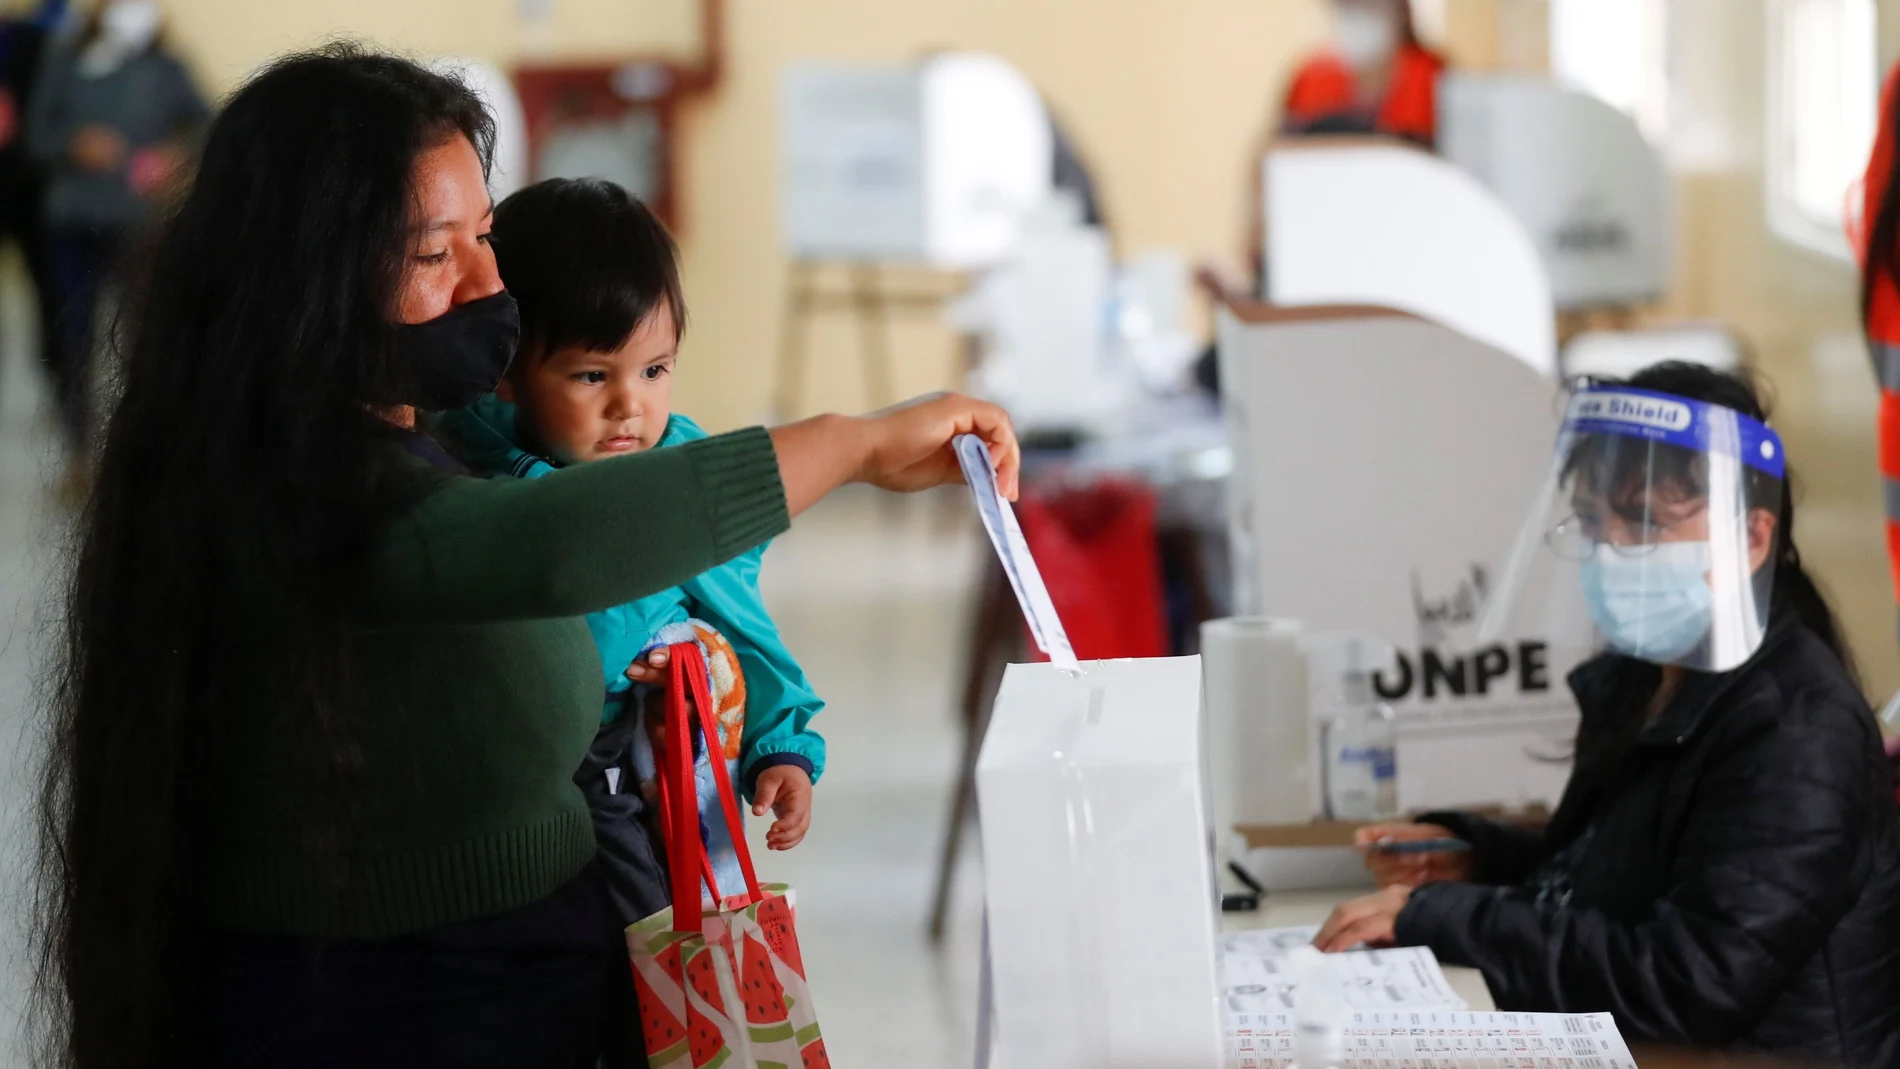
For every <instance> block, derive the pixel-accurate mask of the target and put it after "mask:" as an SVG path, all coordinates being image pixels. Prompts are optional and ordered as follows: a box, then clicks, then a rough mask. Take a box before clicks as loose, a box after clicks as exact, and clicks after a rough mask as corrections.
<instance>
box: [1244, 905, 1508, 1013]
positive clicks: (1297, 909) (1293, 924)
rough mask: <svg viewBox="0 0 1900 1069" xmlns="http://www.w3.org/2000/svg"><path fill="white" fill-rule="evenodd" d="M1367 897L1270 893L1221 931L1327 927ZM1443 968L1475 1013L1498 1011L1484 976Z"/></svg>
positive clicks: (1452, 967) (1462, 969) (1477, 972)
mask: <svg viewBox="0 0 1900 1069" xmlns="http://www.w3.org/2000/svg"><path fill="white" fill-rule="evenodd" d="M1365 893H1366V892H1365V889H1364V888H1359V889H1356V890H1351V891H1269V892H1267V894H1266V896H1265V897H1264V898H1262V899H1261V900H1260V908H1259V909H1258V910H1256V911H1254V912H1252V913H1223V914H1221V928H1222V930H1224V931H1229V932H1244V931H1250V930H1252V929H1255V928H1297V927H1301V926H1303V925H1311V924H1323V923H1325V921H1326V917H1327V915H1328V914H1330V913H1332V911H1333V907H1334V906H1336V905H1338V904H1339V903H1341V902H1343V901H1345V900H1347V899H1349V898H1352V897H1353V896H1355V895H1362V894H1365ZM1443 968H1444V970H1445V979H1446V980H1448V981H1450V983H1451V986H1452V990H1454V991H1456V992H1458V997H1459V998H1462V999H1464V1000H1465V1002H1466V1003H1468V1004H1470V1006H1471V1008H1472V1009H1474V1010H1479V1011H1490V1010H1495V1009H1497V1003H1495V1002H1493V1001H1492V1000H1491V989H1490V988H1489V987H1487V986H1485V982H1484V974H1483V973H1481V972H1479V971H1478V970H1476V969H1464V968H1458V967H1455V966H1451V965H1446V966H1443Z"/></svg>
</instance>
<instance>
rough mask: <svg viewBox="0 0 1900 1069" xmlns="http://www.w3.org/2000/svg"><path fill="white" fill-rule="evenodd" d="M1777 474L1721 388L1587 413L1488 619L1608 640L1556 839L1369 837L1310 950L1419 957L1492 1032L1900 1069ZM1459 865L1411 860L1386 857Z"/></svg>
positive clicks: (1847, 706)
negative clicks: (1509, 1026)
mask: <svg viewBox="0 0 1900 1069" xmlns="http://www.w3.org/2000/svg"><path fill="white" fill-rule="evenodd" d="M1786 464H1787V457H1786V455H1785V452H1784V450H1783V448H1782V443H1781V441H1780V439H1779V438H1778V437H1777V436H1776V434H1775V432H1774V431H1773V430H1771V429H1769V428H1768V426H1767V425H1766V423H1765V414H1764V412H1763V406H1762V403H1761V401H1760V399H1759V398H1758V397H1757V395H1756V393H1755V391H1754V389H1753V388H1751V386H1750V385H1749V384H1748V383H1747V382H1746V381H1744V380H1743V379H1741V378H1739V377H1736V376H1734V375H1731V374H1728V373H1724V372H1719V371H1714V370H1711V369H1708V368H1705V367H1701V366H1694V365H1688V364H1662V365H1658V366H1656V367H1654V368H1651V369H1648V370H1646V371H1643V372H1641V373H1639V374H1637V375H1636V376H1634V377H1633V378H1632V379H1630V380H1629V381H1628V382H1627V383H1624V384H1617V385H1610V386H1594V387H1590V388H1586V389H1582V390H1580V391H1579V392H1577V393H1576V394H1575V395H1574V397H1573V400H1572V403H1571V406H1570V408H1569V412H1568V416H1567V418H1566V421H1565V423H1564V426H1563V431H1562V434H1561V435H1560V437H1559V439H1558V443H1557V453H1556V458H1555V461H1554V462H1553V464H1552V466H1551V477H1550V479H1549V480H1548V485H1546V486H1545V487H1544V489H1543V492H1542V493H1541V494H1540V496H1539V498H1538V500H1537V502H1536V505H1535V507H1534V509H1533V512H1532V520H1531V522H1530V523H1529V524H1528V525H1527V526H1526V529H1525V532H1524V535H1523V536H1521V537H1520V539H1519V541H1518V544H1517V548H1516V550H1515V552H1514V554H1513V556H1512V560H1511V563H1510V566H1509V567H1508V569H1507V571H1506V574H1505V576H1504V577H1503V581H1502V583H1501V584H1500V586H1499V589H1498V591H1497V592H1496V594H1495V595H1494V598H1495V600H1494V602H1493V605H1492V609H1491V611H1492V612H1493V613H1496V614H1498V615H1497V616H1495V617H1493V620H1494V621H1503V622H1505V623H1507V624H1508V625H1509V626H1512V627H1529V628H1547V629H1549V630H1548V631H1546V632H1545V633H1547V634H1549V635H1550V637H1551V639H1552V641H1553V645H1557V644H1569V643H1576V644H1577V645H1579V646H1581V645H1585V644H1588V643H1589V642H1590V641H1591V640H1592V639H1600V645H1601V647H1602V652H1601V653H1600V654H1599V655H1597V656H1595V657H1594V658H1593V659H1590V660H1587V661H1585V662H1584V663H1582V664H1581V666H1580V667H1578V668H1577V669H1576V670H1575V671H1574V672H1573V673H1572V674H1571V676H1570V686H1571V689H1572V690H1573V691H1574V692H1575V694H1576V698H1577V703H1578V705H1579V707H1580V708H1581V711H1582V719H1581V722H1580V724H1579V727H1578V732H1577V739H1576V750H1575V758H1576V767H1575V771H1574V773H1573V774H1572V777H1571V781H1570V784H1569V786H1568V787H1567V788H1566V789H1565V792H1564V795H1563V799H1562V801H1561V803H1560V804H1559V805H1558V808H1557V811H1556V813H1555V814H1554V815H1553V817H1552V819H1551V821H1550V823H1549V825H1548V827H1547V828H1545V829H1543V830H1540V831H1530V830H1525V829H1522V828H1516V827H1511V826H1507V825H1503V824H1498V823H1493V822H1490V821H1486V820H1483V819H1479V818H1477V817H1475V816H1471V815H1467V814H1458V813H1442V814H1431V815H1426V816H1423V817H1421V818H1419V823H1416V824H1399V825H1388V826H1378V827H1372V828H1368V829H1364V830H1362V831H1361V833H1360V842H1361V845H1362V846H1363V847H1364V848H1365V849H1366V850H1367V858H1368V864H1369V866H1370V867H1371V869H1372V871H1373V872H1374V873H1375V874H1376V876H1377V877H1378V882H1379V883H1380V884H1382V885H1383V887H1382V889H1381V890H1380V891H1378V892H1377V893H1376V894H1373V895H1370V896H1367V897H1365V898H1361V899H1358V900H1356V901H1352V902H1349V903H1346V904H1345V905H1342V906H1340V907H1339V908H1338V909H1337V910H1335V911H1334V912H1333V915H1332V916H1331V918H1330V919H1328V921H1327V922H1326V924H1325V926H1324V927H1323V928H1322V930H1321V931H1320V934H1319V938H1318V944H1319V946H1320V947H1321V948H1322V949H1324V950H1329V951H1341V950H1347V949H1350V948H1352V947H1354V946H1357V945H1359V944H1361V943H1364V944H1369V945H1372V946H1390V945H1400V946H1423V947H1429V948H1430V949H1431V950H1432V951H1433V952H1434V953H1436V954H1437V956H1438V958H1439V960H1440V961H1442V962H1444V963H1445V964H1447V965H1467V966H1472V967H1475V968H1477V969H1479V970H1481V971H1482V972H1483V973H1484V978H1485V981H1486V982H1487V983H1488V984H1489V986H1490V989H1491V992H1492V995H1493V996H1494V997H1495V998H1496V1000H1497V1004H1498V1007H1499V1008H1500V1009H1504V1010H1524V1011H1547V1012H1564V1013H1573V1012H1574V1013H1585V1012H1609V1013H1613V1014H1615V1016H1616V1021H1617V1025H1618V1027H1619V1028H1620V1029H1621V1030H1622V1032H1623V1034H1624V1036H1625V1037H1626V1038H1628V1039H1630V1040H1632V1041H1641V1042H1655V1043H1665V1044H1674V1045H1682V1046H1692V1047H1699V1048H1716V1049H1722V1050H1731V1051H1738V1052H1750V1053H1761V1054H1770V1055H1780V1056H1785V1057H1788V1058H1793V1059H1798V1060H1810V1059H1811V1060H1813V1061H1815V1062H1817V1063H1820V1064H1829V1065H1836V1064H1838V1065H1849V1066H1890V1065H1900V826H1897V825H1896V818H1895V804H1894V795H1893V788H1892V786H1891V782H1890V780H1889V776H1888V772H1887V766H1886V761H1885V758H1884V755H1883V754H1882V750H1881V741H1880V732H1879V730H1878V729H1877V728H1876V726H1875V724H1874V719H1873V714H1872V712H1871V710H1869V708H1868V706H1867V703H1866V701H1865V699H1864V698H1863V697H1862V695H1861V691H1860V688H1859V686H1858V684H1857V683H1856V680H1855V678H1854V672H1853V670H1852V668H1851V666H1850V662H1849V659H1848V655H1847V651H1846V648H1845V646H1844V644H1843V642H1842V640H1841V635H1840V630H1839V628H1838V626H1837V625H1836V623H1835V620H1834V616H1833V613H1832V612H1831V611H1830V610H1829V607H1828V604H1827V602H1826V601H1825V600H1824V599H1823V597H1822V595H1821V593H1820V591H1819V590H1817V589H1816V587H1815V585H1814V583H1813V581H1812V580H1811V579H1810V578H1809V577H1808V575H1807V573H1806V571H1805V570H1804V569H1803V567H1802V561H1801V554H1800V551H1799V550H1798V549H1797V548H1796V544H1795V532H1794V520H1795V506H1794V500H1793V498H1792V497H1791V496H1790V495H1789V494H1788V492H1787V487H1788V470H1787V467H1786ZM1435 838H1442V839H1456V840H1461V841H1462V842H1463V843H1464V844H1465V846H1466V847H1467V849H1462V850H1447V851H1440V852H1432V853H1423V854H1402V853H1397V852H1393V851H1391V850H1389V849H1381V846H1382V844H1383V845H1385V846H1388V847H1389V846H1390V845H1391V844H1392V843H1393V842H1395V841H1401V840H1418V839H1435Z"/></svg>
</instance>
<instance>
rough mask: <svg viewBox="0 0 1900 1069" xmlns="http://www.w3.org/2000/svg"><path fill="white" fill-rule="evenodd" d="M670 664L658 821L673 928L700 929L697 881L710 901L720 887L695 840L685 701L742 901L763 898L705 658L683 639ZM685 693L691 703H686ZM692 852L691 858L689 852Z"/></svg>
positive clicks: (695, 805) (696, 826) (696, 801)
mask: <svg viewBox="0 0 1900 1069" xmlns="http://www.w3.org/2000/svg"><path fill="white" fill-rule="evenodd" d="M668 653H669V655H670V658H671V663H672V665H673V672H672V676H671V678H670V680H669V682H668V683H667V687H666V746H665V748H664V749H665V751H666V752H665V753H664V754H662V755H660V760H661V763H663V767H662V768H661V769H660V776H659V779H660V820H661V823H662V824H663V826H664V827H665V828H666V829H667V835H666V838H667V843H666V847H667V849H666V868H667V876H668V879H669V882H670V883H671V885H672V888H673V930H674V931H677V932H696V931H698V930H699V911H700V897H699V885H700V881H701V880H704V881H705V884H706V889H707V890H708V891H710V892H711V893H712V897H713V901H714V902H720V901H721V899H720V896H719V885H718V884H717V883H716V882H715V881H714V880H713V872H712V860H711V859H710V858H708V857H707V856H706V844H705V843H703V842H701V841H700V838H699V791H698V788H697V786H696V785H695V783H694V777H693V743H692V730H693V725H692V722H691V720H692V717H691V714H690V713H689V712H688V708H687V707H688V705H693V706H697V707H698V709H699V729H700V734H701V736H702V737H703V738H704V739H705V740H706V763H707V764H709V765H711V766H712V771H713V782H714V783H715V784H716V785H717V786H718V788H719V801H720V808H721V809H723V810H724V811H725V817H726V829H727V831H728V832H729V833H730V834H731V836H732V847H733V851H734V853H736V854H737V855H738V858H739V871H740V872H742V873H744V874H745V882H746V891H747V893H748V895H749V897H748V898H747V900H746V902H745V904H746V905H751V904H752V903H754V902H759V901H762V900H763V899H764V898H765V893H764V892H762V891H761V890H759V877H758V874H757V873H756V872H754V871H753V868H752V851H751V850H750V849H748V848H747V847H746V841H745V823H744V821H743V819H742V818H741V817H740V815H739V795H738V792H737V791H735V790H733V786H732V774H731V773H730V772H729V771H728V770H727V768H726V754H725V748H724V747H723V746H721V745H720V743H719V721H718V718H717V717H716V716H715V715H714V713H713V704H712V688H711V687H710V686H709V685H708V683H707V672H706V658H705V655H704V654H702V653H700V650H699V644H698V643H697V642H681V643H679V644H677V645H674V646H672V647H670V649H669V651H668ZM688 695H690V696H691V698H692V700H691V702H688V700H687V698H688ZM689 855H690V856H689Z"/></svg>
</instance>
